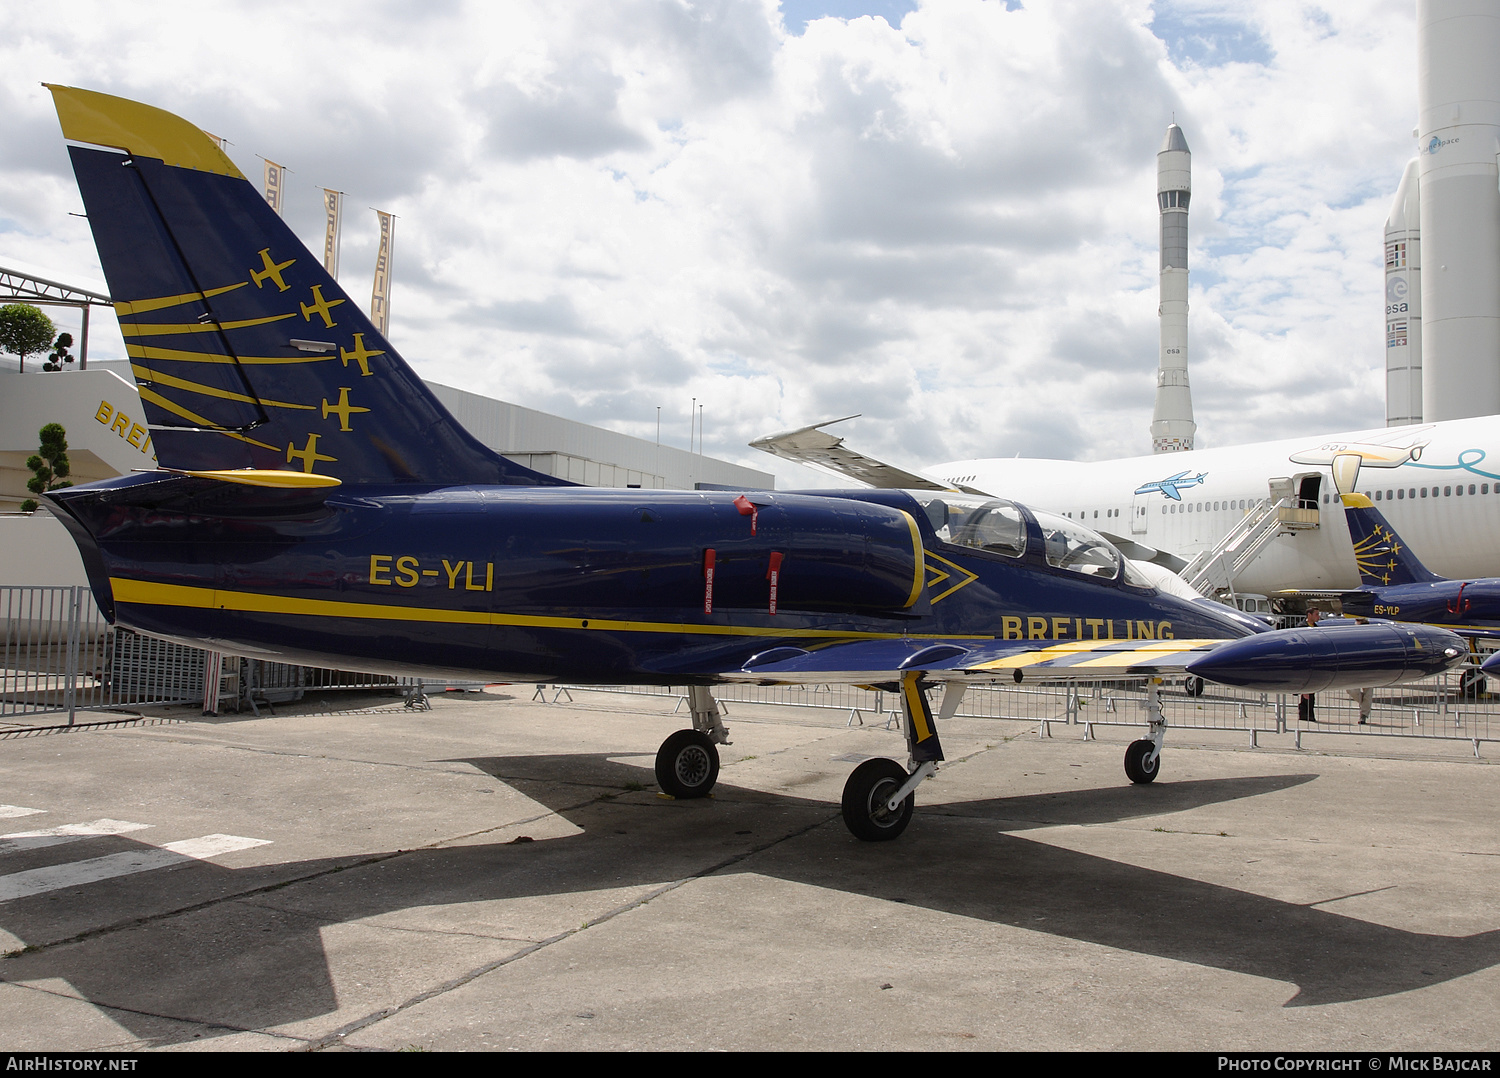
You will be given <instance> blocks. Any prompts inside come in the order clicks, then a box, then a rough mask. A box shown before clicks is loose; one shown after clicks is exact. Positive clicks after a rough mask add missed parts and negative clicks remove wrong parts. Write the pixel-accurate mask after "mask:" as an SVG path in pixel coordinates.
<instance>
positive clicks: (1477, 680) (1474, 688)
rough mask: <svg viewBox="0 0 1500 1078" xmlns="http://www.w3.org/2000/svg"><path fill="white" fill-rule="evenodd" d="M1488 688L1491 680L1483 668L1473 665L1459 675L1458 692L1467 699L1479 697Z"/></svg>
mask: <svg viewBox="0 0 1500 1078" xmlns="http://www.w3.org/2000/svg"><path fill="white" fill-rule="evenodd" d="M1488 688H1489V680H1488V679H1487V678H1486V677H1485V676H1484V671H1482V670H1479V669H1477V668H1475V667H1472V666H1471V667H1469V669H1467V670H1465V671H1464V672H1463V673H1462V674H1459V675H1458V692H1459V695H1460V696H1462V697H1463V698H1464V699H1465V700H1477V699H1479V698H1480V697H1481V696H1483V695H1484V693H1485V690H1486V689H1488Z"/></svg>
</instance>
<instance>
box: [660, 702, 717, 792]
mask: <svg viewBox="0 0 1500 1078" xmlns="http://www.w3.org/2000/svg"><path fill="white" fill-rule="evenodd" d="M688 706H689V707H690V708H691V709H692V712H693V728H692V729H691V730H678V731H677V732H676V733H675V734H673V735H672V736H671V737H669V738H667V739H666V740H665V741H663V742H662V743H661V748H659V749H657V750H656V785H657V786H658V787H659V788H660V789H661V792H662V793H664V794H667V795H668V796H669V797H675V798H677V799H678V800H680V801H686V800H691V799H693V798H695V797H707V796H708V795H709V794H710V793H712V792H713V788H714V783H715V782H717V781H719V746H720V745H728V744H729V743H730V741H729V728H728V727H726V726H725V725H724V720H723V718H722V716H721V715H720V713H719V704H718V701H716V700H715V699H714V698H713V694H712V693H710V692H709V690H708V686H706V685H689V686H688Z"/></svg>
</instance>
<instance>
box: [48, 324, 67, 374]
mask: <svg viewBox="0 0 1500 1078" xmlns="http://www.w3.org/2000/svg"><path fill="white" fill-rule="evenodd" d="M72 347H73V334H71V333H59V334H58V335H57V340H56V341H55V342H53V345H52V354H51V355H49V356H48V357H47V362H45V363H43V364H42V370H44V371H60V370H62V369H63V364H64V363H72V362H73V354H72V353H71V352H69V351H68V349H69V348H72Z"/></svg>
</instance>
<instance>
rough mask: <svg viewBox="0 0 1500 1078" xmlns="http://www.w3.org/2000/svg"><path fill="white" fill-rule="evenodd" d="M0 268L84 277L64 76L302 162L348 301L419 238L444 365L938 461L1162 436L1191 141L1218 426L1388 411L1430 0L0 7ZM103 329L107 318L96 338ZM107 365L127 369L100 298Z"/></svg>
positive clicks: (642, 411) (430, 337) (571, 409)
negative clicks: (1181, 159) (386, 256)
mask: <svg viewBox="0 0 1500 1078" xmlns="http://www.w3.org/2000/svg"><path fill="white" fill-rule="evenodd" d="M0 15H3V25H5V27H6V30H7V32H6V33H5V35H4V36H3V40H0V265H4V264H17V263H19V264H23V265H25V266H29V267H37V268H40V269H43V270H46V271H49V272H50V273H52V274H57V275H61V276H62V278H63V279H65V280H69V281H78V282H80V283H83V282H86V281H88V280H102V274H101V273H100V271H99V268H98V262H97V257H96V256H95V254H94V250H93V245H92V241H91V240H90V238H89V235H88V230H87V227H86V225H85V223H84V222H83V221H82V220H80V219H79V218H77V217H70V216H68V215H69V213H70V212H77V211H79V210H81V203H80V200H79V198H78V193H77V189H76V188H75V187H74V185H73V180H72V177H71V174H70V172H69V169H68V164H67V158H66V154H65V151H64V148H63V143H62V140H61V138H60V135H59V132H58V128H57V121H56V117H55V115H54V114H53V112H52V109H51V103H50V98H49V96H48V95H47V94H46V92H45V91H44V90H43V89H42V87H41V86H40V85H39V84H40V83H41V82H42V81H44V80H45V81H49V82H60V83H64V84H68V85H74V86H83V87H87V88H90V89H95V90H101V91H104V92H107V93H112V94H119V95H122V96H127V97H132V98H137V99H140V100H143V101H146V102H149V103H151V104H154V105H157V106H159V107H162V108H165V109H168V110H170V111H172V112H176V113H178V114H180V115H182V116H184V117H187V118H188V119H190V120H192V121H193V122H194V123H196V124H197V125H198V126H200V127H202V128H204V129H206V130H209V131H212V132H214V133H215V134H218V135H221V136H223V137H225V138H227V139H228V140H229V142H230V154H231V156H232V157H234V158H235V160H236V162H237V163H238V164H239V166H240V168H241V169H242V170H243V171H244V172H245V173H246V174H247V175H251V176H256V177H258V176H259V174H260V170H261V164H260V161H259V160H258V155H260V156H264V157H269V158H271V159H273V160H276V161H279V162H281V163H283V164H285V165H286V166H287V167H288V168H289V169H290V170H291V173H290V175H289V176H288V184H287V206H286V210H285V212H286V216H287V218H288V220H289V221H290V222H291V223H292V225H293V227H294V228H295V229H296V230H297V232H298V233H299V235H301V236H302V237H303V239H304V240H305V241H308V242H309V243H310V245H311V246H312V247H313V248H314V249H315V250H321V242H322V235H321V229H322V219H321V205H320V201H319V198H320V196H319V192H318V190H317V189H318V188H319V187H324V186H326V187H334V188H339V189H342V190H344V191H346V192H348V201H347V204H346V205H347V211H346V223H345V231H344V244H343V272H342V274H341V282H342V283H343V284H344V286H345V287H346V288H347V289H348V290H349V291H350V293H351V294H353V295H354V296H356V297H367V296H368V295H369V287H370V285H369V281H370V275H371V271H372V269H373V262H374V237H375V216H374V214H373V213H370V212H369V211H368V210H367V207H380V208H382V209H387V210H391V211H393V212H395V213H396V214H398V215H399V217H400V220H399V222H398V224H397V234H396V256H395V273H394V282H395V283H394V297H393V301H392V332H391V336H392V339H393V341H394V343H395V345H396V347H397V348H399V349H400V350H401V351H402V353H403V354H404V355H405V357H406V358H407V360H408V361H409V362H411V363H412V364H413V365H414V366H415V367H416V368H417V370H418V371H419V372H420V373H421V374H422V375H423V376H425V377H428V378H431V379H434V380H437V381H441V382H446V383H448V384H451V385H457V386H463V387H467V388H471V389H476V390H479V391H482V392H487V393H489V394H491V395H494V396H497V397H502V398H504V399H507V400H512V401H515V402H518V403H521V404H525V405H529V406H531V407H534V408H540V409H543V410H546V411H550V412H554V413H557V414H560V415H565V416H568V417H571V418H576V419H581V420H585V421H588V422H592V423H598V424H601V425H603V426H607V427H611V428H614V429H616V430H621V431H625V432H627V433H631V434H636V435H639V436H642V437H645V438H648V439H649V438H654V437H655V433H656V419H657V409H658V407H659V408H660V409H661V417H662V440H663V442H666V443H670V444H676V445H681V446H686V445H687V441H688V431H689V419H688V414H689V403H690V400H691V399H692V398H693V397H697V398H698V400H699V401H700V402H703V403H704V405H705V412H704V414H705V434H706V438H705V449H706V450H707V451H708V452H709V453H711V454H714V455H717V456H720V457H723V458H726V459H730V460H737V461H739V462H742V463H746V464H751V465H753V466H756V467H760V468H763V469H771V470H774V471H776V472H777V474H778V478H779V485H781V486H796V485H808V484H809V483H819V484H823V483H826V477H823V476H821V475H820V474H819V473H814V472H810V471H806V470H803V469H798V468H795V467H793V466H784V465H779V464H777V463H776V462H775V461H774V460H773V458H771V457H768V456H765V455H763V454H760V453H757V452H755V451H754V450H750V449H748V448H746V444H745V443H746V442H748V441H749V440H750V439H751V438H753V437H755V436H757V435H760V434H763V433H767V432H769V431H773V430H779V429H785V428H788V427H793V426H800V425H803V424H806V423H810V422H814V421H818V420H823V419H828V418H834V417H838V416H843V415H848V414H851V413H855V412H859V413H862V415H863V418H861V419H859V420H856V421H854V422H853V423H849V424H845V429H846V430H847V433H848V434H849V435H850V440H851V444H855V445H857V446H858V447H859V448H862V449H864V450H866V451H868V452H871V453H874V454H876V455H878V456H883V457H885V458H886V459H889V460H892V461H893V462H894V463H899V464H906V465H909V466H921V465H923V464H931V463H935V462H937V461H942V460H949V459H956V458H964V457H971V456H1012V455H1015V454H1017V453H1020V454H1022V455H1026V456H1055V457H1069V458H1077V459H1099V458H1107V457H1114V456H1121V455H1131V454H1136V453H1142V452H1146V451H1148V450H1149V447H1150V441H1149V436H1148V429H1147V428H1148V425H1149V423H1150V417H1151V407H1152V395H1153V387H1154V384H1155V378H1154V371H1155V365H1156V353H1157V320H1156V306H1157V213H1156V207H1155V181H1156V176H1155V163H1156V151H1157V150H1158V148H1159V147H1160V144H1161V140H1162V136H1163V132H1164V130H1165V128H1166V125H1167V124H1168V123H1169V122H1170V121H1171V120H1172V119H1173V117H1174V116H1175V118H1176V120H1177V122H1178V123H1180V124H1181V125H1182V127H1183V129H1184V131H1185V132H1186V134H1187V138H1188V141H1189V143H1190V145H1191V147H1192V150H1193V187H1194V196H1193V214H1192V254H1191V259H1192V269H1193V273H1192V294H1191V308H1192V310H1191V316H1190V317H1191V323H1190V333H1191V345H1190V362H1191V371H1192V381H1193V396H1194V405H1195V408H1196V416H1197V421H1198V437H1199V444H1200V445H1204V446H1211V445H1228V444H1233V443H1236V442H1245V441H1255V440H1260V439H1262V438H1269V437H1275V436H1290V435H1296V434H1311V433H1322V432H1328V431H1336V430H1345V429H1351V428H1354V427H1359V426H1368V425H1379V424H1380V423H1382V422H1383V420H1384V384H1383V383H1384V379H1383V370H1384V355H1383V352H1384V349H1383V314H1382V310H1383V308H1382V278H1381V251H1382V246H1381V244H1382V235H1381V229H1382V225H1383V223H1384V220H1385V216H1386V214H1387V212H1388V210H1389V208H1390V201H1391V198H1392V196H1393V194H1394V191H1395V186H1396V182H1397V180H1398V179H1399V178H1400V173H1401V169H1402V166H1403V165H1404V163H1405V161H1406V159H1407V158H1408V157H1410V156H1411V155H1412V153H1413V140H1412V138H1411V128H1412V125H1413V123H1414V122H1415V116H1416V85H1415V75H1416V57H1415V38H1414V30H1413V27H1414V19H1415V4H1414V2H1413V0H1340V2H1339V3H1338V4H1336V5H1334V4H1329V5H1328V6H1327V7H1319V6H1317V5H1316V4H1313V3H1308V2H1305V0H1240V2H1234V3H1230V2H1221V0H1173V2H1165V0H1163V2H1158V3H1154V4H1153V3H1148V2H1144V0H1140V2H1133V0H1094V2H1076V3H1073V2H1050V0H918V2H906V0H782V2H781V3H779V4H778V3H777V2H776V0H577V2H567V0H540V2H534V3H533V2H530V0H487V2H473V3H465V2H462V0H450V2H432V3H427V4H423V5H414V4H406V3H397V2H389V0H388V2H386V3H361V4H352V3H350V4H341V3H336V2H335V3H324V4H319V5H315V6H314V5H307V4H304V3H301V2H296V3H277V2H274V0H261V2H258V3H256V4H245V3H238V4H212V3H205V2H204V0H193V2H191V3H175V4H174V3H170V2H164V0H153V2H151V3H130V2H121V0H113V2H105V3H88V2H69V0H55V2H53V3H49V4H46V5H43V4H39V3H31V2H23V0H0ZM101 323H102V324H101ZM95 325H96V326H97V327H98V328H97V330H96V333H95V335H94V338H93V342H92V353H91V354H92V355H93V356H97V357H100V358H107V357H114V356H121V355H123V347H122V346H121V343H120V340H119V336H118V331H117V330H116V328H115V327H114V325H113V322H112V319H108V318H105V319H99V320H96V323H95Z"/></svg>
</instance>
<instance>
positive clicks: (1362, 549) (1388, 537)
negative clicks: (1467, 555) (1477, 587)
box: [1340, 494, 1443, 587]
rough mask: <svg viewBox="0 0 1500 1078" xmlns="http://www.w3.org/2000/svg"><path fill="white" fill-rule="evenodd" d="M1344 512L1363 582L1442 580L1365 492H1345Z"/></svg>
mask: <svg viewBox="0 0 1500 1078" xmlns="http://www.w3.org/2000/svg"><path fill="white" fill-rule="evenodd" d="M1340 497H1341V498H1342V499H1343V502H1344V516H1345V518H1346V519H1347V520H1348V521H1349V538H1350V539H1352V540H1353V541H1354V561H1355V564H1356V565H1357V566H1358V567H1359V582H1360V583H1361V584H1364V585H1366V586H1369V587H1382V586H1384V585H1387V584H1425V583H1427V582H1428V581H1433V580H1442V579H1443V577H1440V576H1438V575H1437V574H1436V573H1434V572H1432V571H1431V570H1430V569H1428V568H1427V566H1425V565H1423V564H1422V562H1421V561H1420V560H1419V559H1418V558H1417V556H1416V555H1415V554H1413V553H1412V552H1411V550H1410V549H1409V548H1408V547H1407V545H1406V543H1405V541H1404V540H1403V539H1402V538H1401V537H1400V536H1399V535H1397V534H1396V532H1395V530H1394V529H1393V528H1392V527H1391V526H1390V524H1389V522H1387V520H1386V519H1385V515H1384V514H1383V513H1381V511H1380V510H1379V509H1376V508H1375V503H1374V502H1372V501H1370V499H1369V498H1367V497H1365V496H1364V495H1363V494H1344V495H1341V496H1340Z"/></svg>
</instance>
